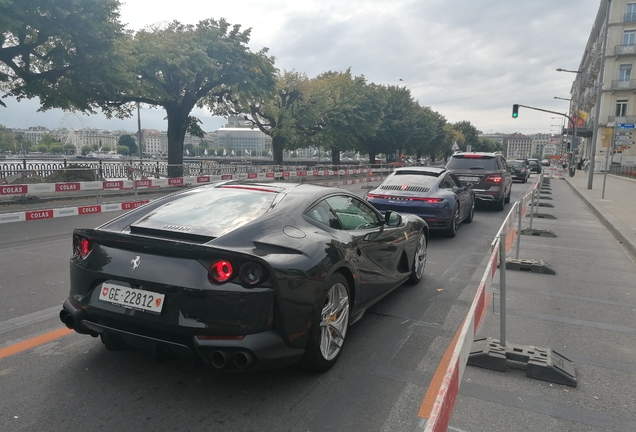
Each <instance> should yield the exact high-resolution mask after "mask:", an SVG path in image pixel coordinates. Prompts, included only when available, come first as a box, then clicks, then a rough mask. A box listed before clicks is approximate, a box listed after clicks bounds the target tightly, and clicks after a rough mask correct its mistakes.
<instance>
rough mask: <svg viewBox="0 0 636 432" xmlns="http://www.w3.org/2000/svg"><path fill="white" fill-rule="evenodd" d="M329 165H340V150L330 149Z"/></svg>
mask: <svg viewBox="0 0 636 432" xmlns="http://www.w3.org/2000/svg"><path fill="white" fill-rule="evenodd" d="M331 164H332V165H340V150H339V149H331Z"/></svg>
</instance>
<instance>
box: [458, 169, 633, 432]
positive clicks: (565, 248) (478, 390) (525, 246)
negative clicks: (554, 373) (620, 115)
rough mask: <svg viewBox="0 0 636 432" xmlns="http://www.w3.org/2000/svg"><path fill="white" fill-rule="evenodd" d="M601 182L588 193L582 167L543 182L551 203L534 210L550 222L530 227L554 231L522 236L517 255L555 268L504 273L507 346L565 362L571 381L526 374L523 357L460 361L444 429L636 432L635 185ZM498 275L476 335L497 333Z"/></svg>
mask: <svg viewBox="0 0 636 432" xmlns="http://www.w3.org/2000/svg"><path fill="white" fill-rule="evenodd" d="M602 187H603V174H597V175H595V176H594V179H593V188H592V189H591V190H588V189H587V175H586V173H584V172H577V174H576V175H575V177H573V178H570V177H567V176H565V177H562V178H553V179H550V182H549V186H547V187H545V188H544V189H545V191H544V194H542V199H541V203H546V204H551V205H553V206H554V207H546V206H543V207H540V208H539V210H538V212H539V213H543V214H549V215H552V216H554V219H552V218H539V217H535V218H534V224H533V227H534V228H535V229H542V230H550V231H552V232H554V234H556V236H557V237H556V238H550V237H543V236H528V235H522V236H521V240H520V256H519V258H520V259H523V260H542V261H544V262H545V263H546V264H548V265H550V266H551V267H552V268H553V269H554V270H555V272H556V274H555V275H549V274H541V273H534V272H531V271H514V270H506V272H505V287H506V288H505V292H506V315H505V320H504V323H505V343H507V344H508V346H523V347H527V348H528V349H531V350H539V351H541V350H540V348H541V349H550V350H553V351H554V352H556V353H558V354H559V355H560V356H563V357H565V358H567V359H569V360H570V361H571V362H572V363H573V365H574V368H575V370H576V380H577V386H576V387H570V386H566V385H562V384H556V383H552V382H548V381H542V380H537V379H533V378H529V377H527V376H526V372H525V371H524V370H519V369H523V366H524V365H523V364H522V363H520V364H516V365H515V364H514V362H511V363H510V364H507V365H506V366H507V369H506V371H505V372H496V371H492V370H488V369H482V368H479V367H475V366H466V369H465V371H464V374H463V377H462V380H461V385H460V388H459V392H458V394H457V399H456V403H455V407H454V410H453V413H452V417H451V421H450V425H449V428H448V430H449V431H452V432H509V431H527V430H540V431H543V432H561V431H576V432H597V431H603V432H605V431H621V432H634V431H636V412H635V411H634V407H635V406H636V360H635V359H636V342H635V341H636V260H635V257H634V254H633V252H634V250H636V241H635V240H634V239H635V238H636V234H635V232H634V231H635V229H636V199H635V198H634V197H636V182H634V181H630V180H628V179H622V178H619V177H613V176H610V175H608V176H607V182H606V186H605V199H601V192H602ZM543 197H545V199H544V198H543ZM524 219H526V220H524V221H523V226H524V227H527V226H528V222H529V220H528V219H529V218H524ZM617 239H618V241H617ZM514 250H515V246H514V245H513V247H512V250H511V255H512V254H514ZM512 256H514V255H512ZM499 272H500V270H498V271H497V274H496V276H495V278H494V279H493V288H494V289H495V292H496V293H498V295H496V296H494V297H493V299H492V304H491V305H490V307H489V310H488V311H487V312H486V313H485V315H484V319H483V322H482V325H481V327H480V328H479V330H478V332H477V334H476V337H477V338H483V337H492V338H494V339H500V338H501V324H502V321H501V316H500V299H501V292H500V291H501V286H500V283H499V282H500V279H499V276H500V275H499ZM476 276H478V274H476V275H473V278H472V280H473V282H475V283H476V282H477V278H476ZM468 290H469V289H468V288H467V292H466V294H467V295H468V294H470V292H469V291H468ZM493 309H494V310H493ZM555 364H556V363H555Z"/></svg>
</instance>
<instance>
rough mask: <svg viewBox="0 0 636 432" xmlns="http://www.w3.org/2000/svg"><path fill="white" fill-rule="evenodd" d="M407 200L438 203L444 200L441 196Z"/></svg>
mask: <svg viewBox="0 0 636 432" xmlns="http://www.w3.org/2000/svg"><path fill="white" fill-rule="evenodd" d="M409 201H424V202H427V203H440V202H442V201H444V200H443V199H442V198H409Z"/></svg>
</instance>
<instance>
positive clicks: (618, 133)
mask: <svg viewBox="0 0 636 432" xmlns="http://www.w3.org/2000/svg"><path fill="white" fill-rule="evenodd" d="M616 136H624V137H629V136H632V133H631V132H624V131H619V132H616Z"/></svg>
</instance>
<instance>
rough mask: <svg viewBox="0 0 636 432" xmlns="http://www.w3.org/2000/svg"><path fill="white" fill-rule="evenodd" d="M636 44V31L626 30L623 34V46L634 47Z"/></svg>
mask: <svg viewBox="0 0 636 432" xmlns="http://www.w3.org/2000/svg"><path fill="white" fill-rule="evenodd" d="M635 43H636V30H625V31H624V32H623V45H634V44H635Z"/></svg>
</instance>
